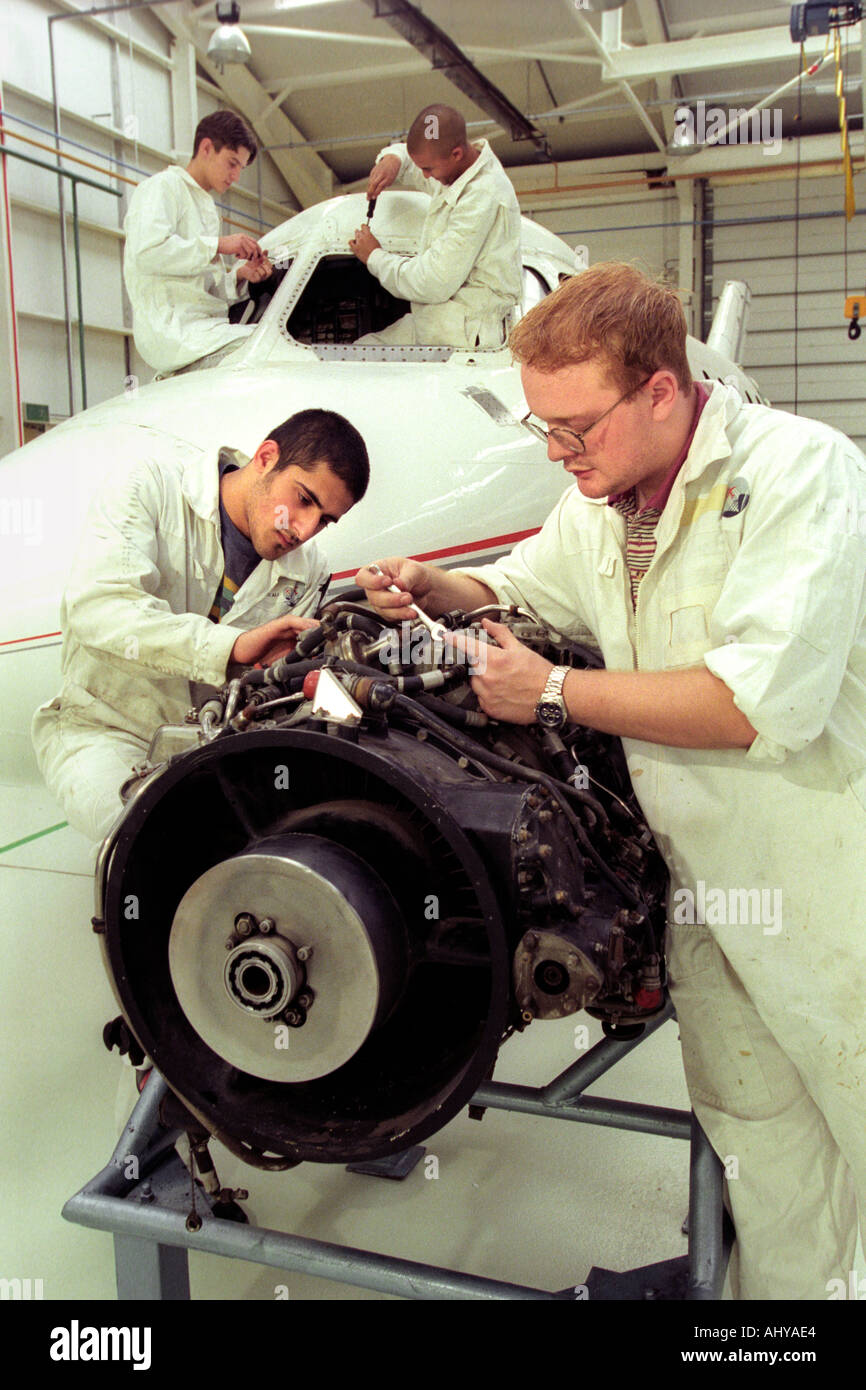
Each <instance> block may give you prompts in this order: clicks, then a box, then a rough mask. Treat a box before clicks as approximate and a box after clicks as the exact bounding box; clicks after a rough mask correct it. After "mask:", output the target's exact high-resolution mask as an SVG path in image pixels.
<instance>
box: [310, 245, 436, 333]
mask: <svg viewBox="0 0 866 1390" xmlns="http://www.w3.org/2000/svg"><path fill="white" fill-rule="evenodd" d="M408 309H409V305H408V303H407V302H406V300H405V299H395V298H394V296H393V295H392V294H389V293H388V291H387V290H386V289H383V288H382V286H381V285H380V284H379V281H378V280H377V279H376V277H375V276H374V275H370V273H369V272H368V270H367V268H366V266H365V265H363V264H362V263H361V262H360V261H359V260H358V259H357V257H355V256H323V257H322V259H321V260H320V261H319V263H318V265H317V266H316V268H315V270H314V271H313V273H312V275H311V276H310V279H309V280H308V281H307V284H306V285H305V286H304V290H303V293H302V294H301V297H300V299H299V300H298V302H297V304H296V305H295V307H294V309H293V310H292V313H291V315H290V317H289V321H288V324H287V325H286V330H287V332H288V334H289V336H291V337H292V338H294V339H295V341H296V342H299V343H308V344H310V345H311V346H317V345H319V344H325V343H342V344H347V343H354V342H355V341H356V339H358V338H361V337H363V335H364V334H365V333H380V332H381V331H382V329H383V328H387V327H388V325H389V324H391V323H394V322H395V320H396V319H399V318H401V317H402V315H403V314H405V313H406V312H407V311H408Z"/></svg>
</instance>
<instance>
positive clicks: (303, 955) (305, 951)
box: [296, 946, 313, 960]
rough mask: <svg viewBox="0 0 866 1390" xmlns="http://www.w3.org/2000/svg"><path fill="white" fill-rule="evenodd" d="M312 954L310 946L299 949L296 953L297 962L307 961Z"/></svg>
mask: <svg viewBox="0 0 866 1390" xmlns="http://www.w3.org/2000/svg"><path fill="white" fill-rule="evenodd" d="M312 954H313V948H312V946H301V947H300V949H299V950H298V951H297V952H296V955H297V957H298V960H309V959H310V956H311V955H312Z"/></svg>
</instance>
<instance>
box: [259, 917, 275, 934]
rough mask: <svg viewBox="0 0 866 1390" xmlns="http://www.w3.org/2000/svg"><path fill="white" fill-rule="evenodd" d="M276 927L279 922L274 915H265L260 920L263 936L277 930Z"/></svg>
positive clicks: (260, 929)
mask: <svg viewBox="0 0 866 1390" xmlns="http://www.w3.org/2000/svg"><path fill="white" fill-rule="evenodd" d="M276 929H277V924H276V922H275V921H274V919H273V917H263V918H262V920H261V921H260V922H259V931H260V932H261V933H262V935H263V936H267V935H268V933H269V932H272V931H276Z"/></svg>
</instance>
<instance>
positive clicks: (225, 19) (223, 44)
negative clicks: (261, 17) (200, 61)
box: [207, 0, 250, 72]
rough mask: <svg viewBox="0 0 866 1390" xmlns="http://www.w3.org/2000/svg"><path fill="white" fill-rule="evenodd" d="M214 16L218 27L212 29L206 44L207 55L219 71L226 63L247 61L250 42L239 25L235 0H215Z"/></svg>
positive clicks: (237, 7)
mask: <svg viewBox="0 0 866 1390" xmlns="http://www.w3.org/2000/svg"><path fill="white" fill-rule="evenodd" d="M216 17H217V21H218V23H219V28H218V29H214V31H213V33H212V34H211V36H210V43H209V44H208V46H207V56H208V57H209V58H210V60H211V62H212V63H216V65H217V67H218V68H219V70H220V72H222V71H223V68H224V66H225V64H226V63H248V62H249V61H250V43H249V39H248V38H247V36H246V34H245V33H244V31H243V29H242V28H241V27H240V23H239V20H240V17H241V7H240V5H239V4H238V3H237V0H217V6H216Z"/></svg>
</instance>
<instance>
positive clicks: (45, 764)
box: [33, 410, 369, 840]
mask: <svg viewBox="0 0 866 1390" xmlns="http://www.w3.org/2000/svg"><path fill="white" fill-rule="evenodd" d="M132 433H133V434H135V433H136V431H135V430H133V431H132ZM138 433H139V434H140V433H141V431H140V430H139V431H138ZM149 433H150V434H151V435H152V437H151V438H149V439H148V442H147V449H148V452H147V455H146V456H141V455H139V457H138V458H137V459H136V460H135V462H134V463H132V464H130V465H129V466H127V467H123V466H120V467H118V468H116V469H115V470H114V471H113V473H112V474H111V475H110V476H109V479H108V481H107V482H106V483H105V484H104V485H103V488H102V490H101V492H100V493H99V495H98V496H97V497H96V498H95V500H94V502H93V503H92V505H91V508H90V512H89V515H88V521H87V526H86V530H85V533H84V536H83V538H82V541H81V544H80V546H79V550H78V553H77V555H76V558H75V561H74V563H73V567H72V572H71V574H70V576H69V580H68V583H67V586H66V592H65V594H64V597H63V604H62V607H61V617H60V621H61V628H62V631H63V656H62V671H63V685H62V689H61V692H60V694H59V695H58V696H57V697H56V698H55V699H54V700H52V701H51V702H50V703H48V704H46V705H43V706H42V708H41V709H39V710H37V712H36V715H35V717H34V721H33V744H34V747H35V749H36V757H37V762H38V763H39V769H40V771H41V773H42V775H43V777H44V778H45V781H46V782H47V784H48V787H49V790H50V791H51V792H52V793H53V795H54V796H55V797H56V798H57V800H58V801H59V803H60V804H61V806H62V807H63V810H64V812H65V814H66V818H67V820H68V821H69V823H70V825H72V826H73V827H74V828H75V829H76V830H79V831H81V833H82V834H84V835H86V836H88V837H89V838H90V839H93V840H101V839H103V838H104V836H105V835H106V834H107V833H108V831H109V829H110V828H111V825H112V824H113V822H114V821H115V820H116V818H117V816H118V815H119V813H120V810H121V797H120V788H121V786H122V785H123V783H125V782H126V781H128V780H129V778H130V777H131V775H132V769H133V767H134V766H137V765H139V764H141V763H143V762H144V761H145V760H146V756H147V752H148V748H149V745H150V740H151V738H152V736H153V734H154V733H155V731H156V729H157V728H158V727H159V725H161V724H182V723H183V721H184V718H185V716H186V714H187V712H188V710H189V708H190V706H191V705H192V704H194V703H195V701H196V699H197V698H199V699H203V698H205V697H206V696H205V694H204V693H202V692H201V691H197V689H196V687H197V686H203V687H205V688H211V687H218V686H221V685H223V684H224V683H225V681H226V680H227V679H229V678H230V677H231V676H232V674H233V673H234V672H235V671H237V672H239V671H240V670H241V668H242V667H245V666H252V665H256V664H262V665H267V664H270V663H271V662H273V661H276V660H277V659H278V658H279V657H281V656H284V655H285V654H286V653H287V652H288V651H290V650H291V649H292V647H293V646H294V644H295V640H296V637H297V634H298V633H299V632H300V631H301V630H302V629H304V628H306V627H312V626H314V623H313V621H312V617H311V615H312V614H313V613H314V612H315V610H316V608H317V607H318V604H319V602H320V599H321V597H322V595H323V593H324V591H325V589H326V587H327V585H328V581H329V578H330V571H329V567H328V563H327V560H326V558H325V556H324V555H323V554H322V552H321V551H320V550H319V549H318V547H317V545H316V542H315V540H314V537H315V536H318V535H319V534H320V533H321V532H322V531H323V530H324V529H325V527H326V526H328V525H330V524H332V523H333V522H336V521H338V520H339V518H340V517H341V516H343V515H345V513H346V512H348V511H349V509H350V508H351V507H353V506H354V505H355V503H356V502H358V501H360V499H361V498H362V497H363V495H364V493H365V491H366V488H367V483H368V480H369V461H368V458H367V450H366V446H365V444H364V441H363V439H362V438H361V435H360V434H359V433H358V431H357V430H356V429H355V427H354V426H353V425H351V424H350V423H349V421H348V420H346V419H344V417H343V416H342V415H337V414H335V413H334V412H333V411H329V410H305V411H301V412H300V413H299V414H297V415H293V416H291V417H290V419H288V420H286V421H284V422H283V424H281V425H278V426H277V427H276V428H275V429H273V430H272V431H271V432H270V434H269V435H268V437H267V438H266V439H264V440H263V441H262V443H261V444H260V445H259V446H258V448H257V449H256V451H255V453H254V454H253V456H252V458H250V459H247V458H246V457H245V456H244V455H243V454H240V453H239V452H238V451H236V450H233V449H222V450H221V451H220V453H219V457H218V458H217V456H216V455H215V453H213V452H210V451H205V450H200V449H195V448H194V447H193V446H192V445H190V444H188V443H187V442H186V441H184V440H178V439H175V438H174V437H172V436H169V435H166V434H163V433H161V432H149ZM140 447H141V446H140V445H139V448H140ZM112 448H113V450H114V451H116V452H117V453H118V455H119V457H120V458H121V459H122V449H123V440H122V439H121V438H119V437H118V438H116V439H114V440H113V441H112Z"/></svg>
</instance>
